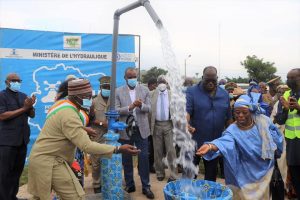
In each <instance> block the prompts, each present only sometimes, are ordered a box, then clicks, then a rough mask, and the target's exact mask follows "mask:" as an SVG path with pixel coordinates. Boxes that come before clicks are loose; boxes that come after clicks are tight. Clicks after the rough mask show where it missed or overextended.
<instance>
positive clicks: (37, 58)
mask: <svg viewBox="0 0 300 200" xmlns="http://www.w3.org/2000/svg"><path fill="white" fill-rule="evenodd" d="M0 38H1V40H0V89H1V90H3V89H5V87H6V86H5V83H4V82H5V81H4V80H5V78H6V76H7V74H9V73H13V72H14V73H17V74H19V75H20V78H21V79H22V86H21V91H22V92H24V93H25V94H27V95H28V96H30V95H33V94H34V95H36V97H37V101H36V104H35V106H34V107H35V110H36V117H35V118H33V119H29V121H28V122H29V124H30V128H31V136H30V144H29V146H28V149H29V151H28V154H29V152H30V149H31V147H32V145H33V143H34V141H35V139H36V138H37V136H38V134H39V132H40V130H41V129H42V127H43V124H44V122H45V118H46V114H47V112H48V109H49V108H50V107H51V106H52V105H53V103H54V98H55V96H56V92H57V90H58V87H59V85H60V84H61V83H62V82H63V81H64V80H66V79H67V77H68V76H70V75H72V76H75V77H77V78H85V79H88V80H89V81H90V82H91V85H92V87H93V95H97V94H98V93H99V78H100V77H102V76H106V75H110V74H111V48H112V35H111V34H85V33H64V32H48V31H32V30H18V29H7V28H0ZM135 55H136V52H135V36H133V35H120V36H119V38H118V54H117V61H118V62H117V77H116V80H117V86H120V85H122V84H123V83H124V78H123V76H124V72H125V69H126V68H127V67H132V66H135V61H136V56H135Z"/></svg>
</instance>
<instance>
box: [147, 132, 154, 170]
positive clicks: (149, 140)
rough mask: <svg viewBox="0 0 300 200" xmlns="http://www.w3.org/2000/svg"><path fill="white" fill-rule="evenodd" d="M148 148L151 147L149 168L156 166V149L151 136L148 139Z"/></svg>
mask: <svg viewBox="0 0 300 200" xmlns="http://www.w3.org/2000/svg"><path fill="white" fill-rule="evenodd" d="M148 147H149V167H150V168H151V167H153V165H154V148H153V137H152V135H149V137H148Z"/></svg>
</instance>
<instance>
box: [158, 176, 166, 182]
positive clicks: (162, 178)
mask: <svg viewBox="0 0 300 200" xmlns="http://www.w3.org/2000/svg"><path fill="white" fill-rule="evenodd" d="M164 179H165V177H157V180H158V181H163V180H164Z"/></svg>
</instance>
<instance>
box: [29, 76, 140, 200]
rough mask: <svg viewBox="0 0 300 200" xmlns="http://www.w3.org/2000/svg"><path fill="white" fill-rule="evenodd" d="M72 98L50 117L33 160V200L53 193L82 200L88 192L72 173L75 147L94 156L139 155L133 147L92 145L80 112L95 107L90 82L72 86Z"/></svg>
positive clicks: (46, 199)
mask: <svg viewBox="0 0 300 200" xmlns="http://www.w3.org/2000/svg"><path fill="white" fill-rule="evenodd" d="M68 95H69V96H68V99H67V100H61V101H58V102H56V103H55V104H54V105H53V106H52V107H51V108H50V109H49V113H48V115H47V119H46V122H45V124H44V127H43V129H42V131H41V133H40V135H39V136H38V138H37V140H36V142H35V144H34V146H33V148H32V151H31V154H30V157H29V169H28V191H29V193H30V194H32V195H33V199H36V200H37V199H40V200H51V190H52V189H53V190H54V191H55V192H56V193H57V195H58V196H59V197H60V198H61V199H63V200H81V199H82V198H83V196H84V191H83V189H82V187H81V185H80V183H79V181H78V179H77V178H76V177H75V175H74V173H73V172H72V170H71V168H70V165H71V163H72V162H73V160H74V154H75V148H76V146H77V147H79V148H80V149H81V150H83V151H84V152H87V153H91V154H100V155H103V156H107V157H110V156H111V155H112V153H130V154H137V153H138V152H139V150H136V149H135V148H134V147H133V146H131V145H123V146H120V147H114V146H110V145H106V144H98V143H97V142H92V141H91V140H90V139H89V137H88V135H87V132H86V131H85V130H84V129H83V124H84V123H83V121H85V119H83V117H82V115H80V113H79V110H80V109H85V110H88V109H89V107H90V106H91V97H92V88H91V85H90V82H89V81H88V80H84V79H76V80H73V81H70V82H69V84H68Z"/></svg>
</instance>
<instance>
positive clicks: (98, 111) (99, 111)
mask: <svg viewBox="0 0 300 200" xmlns="http://www.w3.org/2000/svg"><path fill="white" fill-rule="evenodd" d="M92 107H93V109H94V110H93V111H94V115H95V118H94V120H100V121H106V116H105V113H106V112H107V111H108V109H109V99H108V101H107V103H106V102H105V101H104V99H103V98H102V96H101V94H99V95H98V96H97V97H96V98H94V99H93V106H92ZM91 127H92V128H93V129H95V130H96V131H97V134H98V135H97V136H96V137H91V140H92V141H95V142H99V143H104V138H103V135H104V134H105V133H107V128H104V127H103V126H100V125H95V124H94V123H93V122H92V123H91Z"/></svg>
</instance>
